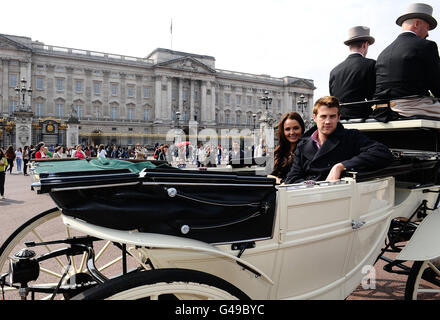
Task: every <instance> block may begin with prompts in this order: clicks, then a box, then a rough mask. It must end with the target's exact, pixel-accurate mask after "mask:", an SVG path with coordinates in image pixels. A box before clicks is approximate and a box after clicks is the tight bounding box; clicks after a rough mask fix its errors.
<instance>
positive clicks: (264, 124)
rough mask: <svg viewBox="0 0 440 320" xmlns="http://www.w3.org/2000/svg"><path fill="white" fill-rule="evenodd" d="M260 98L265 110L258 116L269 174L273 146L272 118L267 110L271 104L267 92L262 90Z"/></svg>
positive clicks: (271, 164)
mask: <svg viewBox="0 0 440 320" xmlns="http://www.w3.org/2000/svg"><path fill="white" fill-rule="evenodd" d="M260 100H261V101H262V102H263V104H264V105H265V111H264V113H263V115H262V116H261V118H260V131H261V135H260V136H261V139H264V141H265V143H266V147H267V152H266V173H267V174H269V173H271V172H272V170H273V148H274V130H273V123H274V118H273V117H272V115H271V114H270V112H269V106H270V105H271V104H272V98H271V97H269V92H268V91H264V96H263V97H261V98H260Z"/></svg>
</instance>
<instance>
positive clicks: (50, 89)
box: [0, 34, 315, 148]
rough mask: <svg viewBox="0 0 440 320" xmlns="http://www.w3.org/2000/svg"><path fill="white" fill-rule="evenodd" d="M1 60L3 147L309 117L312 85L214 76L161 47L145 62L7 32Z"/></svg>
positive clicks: (127, 138) (161, 137)
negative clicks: (291, 115) (291, 114)
mask: <svg viewBox="0 0 440 320" xmlns="http://www.w3.org/2000/svg"><path fill="white" fill-rule="evenodd" d="M0 59H1V63H0V74H1V76H0V88H1V89H0V113H1V114H0V147H5V146H7V145H9V144H12V145H14V146H15V147H17V148H18V147H19V145H30V144H34V145H35V144H37V143H38V142H39V141H44V142H45V143H46V144H47V145H58V144H60V145H67V146H70V145H74V144H77V143H82V144H85V145H99V144H101V143H102V144H105V145H106V144H116V145H121V146H130V145H134V144H138V143H139V144H142V145H146V146H152V145H154V144H155V143H157V142H159V143H162V142H164V141H165V135H166V132H167V131H169V130H170V129H171V128H175V127H176V126H177V127H179V128H181V129H182V130H184V131H185V132H186V133H188V124H189V122H191V121H196V122H197V125H198V127H199V128H200V129H203V128H212V129H214V130H217V131H218V130H221V129H228V128H231V129H232V128H237V129H239V130H241V129H243V128H249V129H252V128H255V125H256V122H257V125H258V121H259V119H260V118H261V116H262V114H263V113H264V112H265V110H266V108H267V109H270V110H266V111H269V112H270V114H271V115H273V118H274V120H275V121H277V120H279V119H280V118H281V116H282V115H283V114H284V113H285V112H289V111H298V112H301V113H302V114H303V116H304V118H305V119H310V118H311V112H312V110H311V109H312V105H313V102H312V101H313V91H314V89H315V86H314V83H313V80H310V79H303V78H298V77H293V76H285V77H282V78H276V77H272V76H270V75H265V74H250V73H245V72H241V71H228V70H221V69H216V67H215V58H214V57H212V56H207V55H202V54H194V53H185V52H179V51H173V50H169V49H163V48H158V49H156V50H154V51H153V52H152V53H150V54H149V55H147V56H146V57H143V58H139V57H131V56H123V55H118V54H111V53H104V52H95V51H89V50H87V49H74V48H66V47H58V46H53V45H48V44H45V43H43V42H40V41H33V40H32V39H31V38H29V37H24V36H12V35H6V34H0ZM264 94H266V95H267V94H268V95H269V96H270V97H271V98H272V100H271V104H270V105H269V106H267V104H265V103H263V101H262V100H261V97H262V96H263V95H264ZM72 119H77V121H76V122H75V121H71V120H72ZM26 123H27V125H26ZM69 128H74V129H75V128H76V129H75V130H77V132H76V136H75V135H72V137H73V138H72V139H69V133H68V131H69ZM18 136H20V139H18ZM76 140H77V141H76ZM69 144H70V145H69Z"/></svg>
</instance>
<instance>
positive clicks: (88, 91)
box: [84, 69, 93, 115]
mask: <svg viewBox="0 0 440 320" xmlns="http://www.w3.org/2000/svg"><path fill="white" fill-rule="evenodd" d="M92 72H93V70H92V69H84V73H85V74H86V80H85V84H84V86H85V102H84V104H85V106H84V115H91V114H92V91H93V83H92Z"/></svg>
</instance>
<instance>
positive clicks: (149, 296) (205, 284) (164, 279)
mask: <svg viewBox="0 0 440 320" xmlns="http://www.w3.org/2000/svg"><path fill="white" fill-rule="evenodd" d="M73 299H74V300H81V299H85V300H104V299H108V300H140V299H146V300H165V299H182V300H237V299H243V300H249V297H248V296H247V295H246V294H245V293H243V292H242V291H241V290H239V289H238V288H237V287H235V286H233V285H232V284H230V283H229V282H227V281H225V280H223V279H221V278H218V277H216V276H214V275H211V274H208V273H204V272H200V271H195V270H187V269H155V270H150V271H144V272H137V273H132V274H127V275H124V276H121V277H119V278H115V279H113V280H110V281H107V282H104V283H103V284H100V285H98V286H96V287H94V288H92V289H89V290H87V291H84V292H82V293H80V294H79V295H77V296H75V297H74V298H73Z"/></svg>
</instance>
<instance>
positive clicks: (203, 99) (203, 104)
mask: <svg viewBox="0 0 440 320" xmlns="http://www.w3.org/2000/svg"><path fill="white" fill-rule="evenodd" d="M206 101H207V100H206V81H204V80H202V85H201V108H200V111H201V113H202V114H201V115H200V119H201V121H202V122H206V121H207V120H208V117H207V116H208V114H207V113H208V106H207V104H206Z"/></svg>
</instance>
